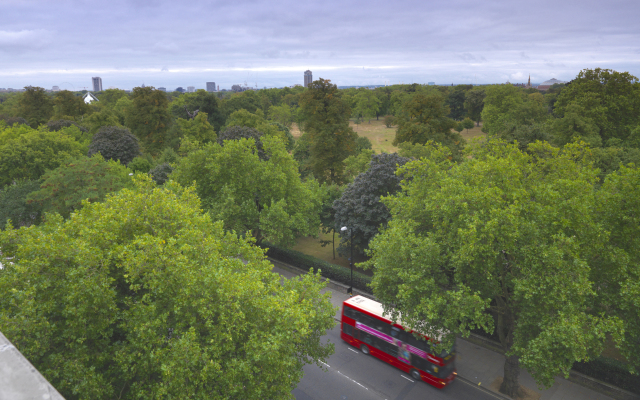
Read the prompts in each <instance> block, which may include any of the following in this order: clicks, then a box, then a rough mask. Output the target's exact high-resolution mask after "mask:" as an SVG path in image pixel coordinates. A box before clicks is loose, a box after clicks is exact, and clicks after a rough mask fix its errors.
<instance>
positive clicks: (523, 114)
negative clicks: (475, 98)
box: [482, 85, 549, 137]
mask: <svg viewBox="0 0 640 400" xmlns="http://www.w3.org/2000/svg"><path fill="white" fill-rule="evenodd" d="M548 118H549V114H548V107H547V105H546V104H545V102H544V97H543V96H542V95H541V94H540V93H538V92H536V93H530V94H526V93H525V92H524V91H522V90H521V89H519V88H517V87H515V86H512V85H493V86H489V87H487V88H486V97H485V99H484V108H483V110H482V120H483V121H484V126H483V127H482V130H483V131H484V132H487V133H488V134H490V135H496V136H498V137H505V135H508V133H507V132H506V131H508V130H509V129H512V127H513V126H525V125H535V124H542V123H545V122H546V121H547V120H548Z"/></svg>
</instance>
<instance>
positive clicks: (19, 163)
mask: <svg viewBox="0 0 640 400" xmlns="http://www.w3.org/2000/svg"><path fill="white" fill-rule="evenodd" d="M85 152H86V147H84V146H82V145H81V144H80V143H78V142H77V141H75V140H74V139H73V138H71V137H69V136H67V135H65V134H61V133H60V132H49V131H42V130H31V131H30V132H28V133H25V134H22V135H20V136H19V137H17V138H15V139H10V140H8V141H6V142H5V143H4V144H2V145H0V185H2V186H4V185H8V184H10V183H12V182H13V181H17V180H20V179H30V180H33V179H39V178H40V177H41V176H42V175H43V174H44V173H45V172H46V171H47V170H49V169H55V168H58V167H59V166H60V165H61V164H62V163H64V162H65V161H66V160H67V159H68V158H72V157H79V156H81V155H83V154H84V153H85Z"/></svg>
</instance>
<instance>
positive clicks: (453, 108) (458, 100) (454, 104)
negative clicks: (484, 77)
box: [446, 85, 473, 121]
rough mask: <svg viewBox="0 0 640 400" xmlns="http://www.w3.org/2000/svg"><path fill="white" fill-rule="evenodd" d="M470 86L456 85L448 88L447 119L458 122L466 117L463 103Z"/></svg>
mask: <svg viewBox="0 0 640 400" xmlns="http://www.w3.org/2000/svg"><path fill="white" fill-rule="evenodd" d="M472 87H473V86H471V85H456V86H454V87H451V88H449V93H448V95H447V100H446V103H447V106H449V118H451V119H453V120H455V121H460V120H462V119H463V118H464V117H465V116H466V114H467V113H466V111H465V109H464V102H465V100H466V93H467V92H468V91H469V90H470V89H471V88H472Z"/></svg>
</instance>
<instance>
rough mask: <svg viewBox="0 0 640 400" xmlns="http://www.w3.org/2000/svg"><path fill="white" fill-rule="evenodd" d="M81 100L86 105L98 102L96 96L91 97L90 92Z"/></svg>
mask: <svg viewBox="0 0 640 400" xmlns="http://www.w3.org/2000/svg"><path fill="white" fill-rule="evenodd" d="M82 100H84V102H85V103H86V104H91V103H93V102H94V101H98V98H97V97H96V96H94V95H93V93H91V92H87V93H86V94H85V95H84V96H83V97H82Z"/></svg>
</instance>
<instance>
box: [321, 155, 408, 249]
mask: <svg viewBox="0 0 640 400" xmlns="http://www.w3.org/2000/svg"><path fill="white" fill-rule="evenodd" d="M370 157H371V161H370V163H369V166H368V168H367V169H366V171H364V172H362V173H361V174H359V175H358V176H356V177H355V179H354V180H353V183H351V184H349V185H348V186H347V188H346V189H345V190H344V192H343V193H342V196H341V197H340V198H339V199H338V200H336V201H335V202H334V203H333V208H334V210H335V225H336V227H338V226H340V227H342V226H346V227H348V228H349V230H348V234H346V235H342V234H341V235H340V248H341V251H342V252H343V253H344V252H346V250H347V249H348V248H349V245H348V243H349V240H350V239H351V237H353V248H354V250H355V251H357V252H359V253H364V250H365V249H367V248H368V245H369V241H370V240H371V239H372V238H373V237H374V236H375V235H377V234H378V230H379V229H381V228H384V227H385V226H386V224H387V223H388V222H389V220H390V219H391V214H390V213H389V209H388V208H387V206H386V205H384V204H383V203H381V202H380V197H381V196H390V195H393V194H394V193H396V192H397V191H398V190H400V179H401V178H400V176H399V175H396V170H397V169H398V168H399V167H401V166H402V165H404V164H405V163H406V162H407V161H409V159H407V158H404V157H400V156H399V155H398V154H396V153H393V154H386V153H382V154H374V155H371V156H370ZM352 230H353V231H352Z"/></svg>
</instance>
